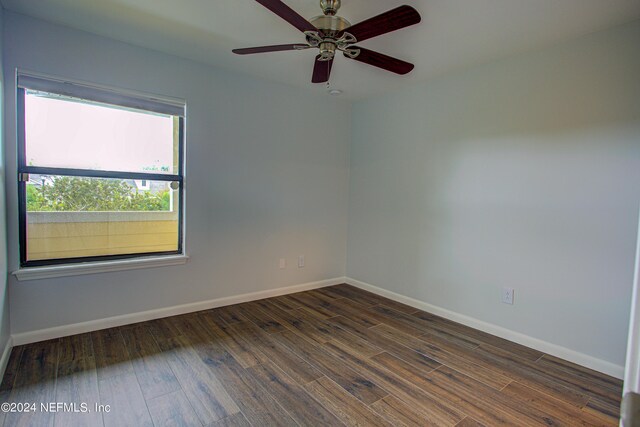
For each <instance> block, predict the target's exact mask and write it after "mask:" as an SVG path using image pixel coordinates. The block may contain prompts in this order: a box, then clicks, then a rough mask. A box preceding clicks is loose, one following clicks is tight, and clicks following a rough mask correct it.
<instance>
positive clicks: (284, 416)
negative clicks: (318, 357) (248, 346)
mask: <svg viewBox="0 0 640 427" xmlns="http://www.w3.org/2000/svg"><path fill="white" fill-rule="evenodd" d="M196 351H197V353H198V355H199V356H200V358H201V360H202V361H203V363H204V364H205V365H206V366H207V368H208V369H210V370H211V371H212V372H213V374H214V375H215V376H216V378H219V379H220V381H221V382H222V383H223V384H224V385H225V388H226V389H227V390H228V392H229V395H230V396H231V397H232V399H233V400H234V401H235V402H237V405H238V407H239V408H240V409H241V412H242V413H243V414H244V416H245V417H246V418H247V420H248V421H249V422H250V423H251V424H252V425H254V426H294V425H297V424H296V422H295V421H294V420H293V419H292V418H291V416H290V415H289V414H288V413H287V412H286V411H285V410H284V409H283V408H282V407H281V406H280V405H279V404H278V403H277V402H276V401H275V399H274V398H273V396H272V395H271V394H270V393H269V392H268V391H267V390H266V389H265V388H264V387H262V386H261V385H260V383H259V382H258V380H257V379H256V378H255V377H254V376H253V375H252V374H251V372H250V371H248V370H247V369H244V368H243V367H242V366H240V364H239V363H238V362H237V361H236V360H235V359H234V358H233V356H232V355H231V354H230V353H229V352H227V350H226V349H225V348H224V347H223V346H222V345H221V344H220V343H218V342H211V343H209V344H208V345H206V346H200V347H198V348H197V350H196ZM234 415H235V414H234ZM234 415H231V416H229V417H226V418H224V419H233V417H234ZM224 419H223V420H224ZM217 422H222V420H219V421H217Z"/></svg>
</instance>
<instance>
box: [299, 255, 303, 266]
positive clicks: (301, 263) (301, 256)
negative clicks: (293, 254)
mask: <svg viewBox="0 0 640 427" xmlns="http://www.w3.org/2000/svg"><path fill="white" fill-rule="evenodd" d="M302 267H304V255H300V256H298V268H302Z"/></svg>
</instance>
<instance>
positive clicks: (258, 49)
mask: <svg viewBox="0 0 640 427" xmlns="http://www.w3.org/2000/svg"><path fill="white" fill-rule="evenodd" d="M309 47H310V46H309V45H306V44H277V45H275V46H260V47H247V48H245V49H233V50H232V52H233V53H235V54H236V55H250V54H253V53H265V52H281V51H284V50H303V49H309Z"/></svg>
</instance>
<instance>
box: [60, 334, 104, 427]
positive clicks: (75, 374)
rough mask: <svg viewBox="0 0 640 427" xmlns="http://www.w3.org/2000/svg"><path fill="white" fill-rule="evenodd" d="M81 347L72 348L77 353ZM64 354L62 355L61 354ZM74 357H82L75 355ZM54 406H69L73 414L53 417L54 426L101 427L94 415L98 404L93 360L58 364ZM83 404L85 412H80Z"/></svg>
mask: <svg viewBox="0 0 640 427" xmlns="http://www.w3.org/2000/svg"><path fill="white" fill-rule="evenodd" d="M65 342H67V343H73V342H75V343H76V344H77V343H80V342H81V341H74V340H61V343H65ZM78 348H81V347H75V349H76V350H77V349H78ZM62 353H63V351H61V354H62ZM73 354H76V355H79V354H82V353H81V352H79V351H74V352H73ZM55 396H56V397H55V400H54V401H55V402H63V403H68V404H72V405H74V406H73V410H72V411H67V410H62V411H60V412H57V413H55V415H54V425H55V426H59V427H74V426H77V427H84V426H99V425H102V414H101V413H100V412H98V411H96V406H95V405H96V404H99V403H100V391H99V389H98V375H97V372H96V363H95V360H94V358H93V356H87V355H86V353H85V356H84V357H76V358H74V359H70V360H69V359H67V360H64V361H61V362H60V363H59V364H58V374H57V382H56V394H55ZM82 403H85V404H86V409H87V410H88V411H87V412H83V409H82V406H81V405H82Z"/></svg>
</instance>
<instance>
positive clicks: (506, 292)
mask: <svg viewBox="0 0 640 427" xmlns="http://www.w3.org/2000/svg"><path fill="white" fill-rule="evenodd" d="M502 302H503V303H504V304H511V305H513V288H502Z"/></svg>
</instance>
